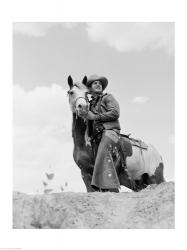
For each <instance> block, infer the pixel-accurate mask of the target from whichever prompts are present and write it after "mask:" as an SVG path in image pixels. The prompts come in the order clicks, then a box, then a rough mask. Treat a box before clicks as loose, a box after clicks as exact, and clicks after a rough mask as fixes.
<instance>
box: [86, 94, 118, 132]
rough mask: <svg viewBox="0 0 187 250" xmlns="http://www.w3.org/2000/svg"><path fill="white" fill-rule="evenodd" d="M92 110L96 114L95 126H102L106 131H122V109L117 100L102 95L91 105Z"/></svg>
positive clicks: (109, 95) (110, 96) (108, 95)
mask: <svg viewBox="0 0 187 250" xmlns="http://www.w3.org/2000/svg"><path fill="white" fill-rule="evenodd" d="M90 110H91V111H92V112H93V113H94V114H96V119H95V120H94V125H95V126H97V125H100V124H102V125H103V127H104V128H105V129H117V130H120V129H121V128H120V123H119V120H118V118H119V115H120V109H119V104H118V102H117V101H116V99H115V98H114V97H113V96H112V95H111V94H102V95H100V96H98V97H97V98H94V99H93V100H92V101H91V103H90Z"/></svg>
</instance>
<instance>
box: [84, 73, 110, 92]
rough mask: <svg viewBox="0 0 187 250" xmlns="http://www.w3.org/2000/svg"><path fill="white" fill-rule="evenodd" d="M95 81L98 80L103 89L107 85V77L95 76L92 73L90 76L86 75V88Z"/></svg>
mask: <svg viewBox="0 0 187 250" xmlns="http://www.w3.org/2000/svg"><path fill="white" fill-rule="evenodd" d="M95 81H100V82H101V84H102V87H103V90H104V89H105V88H106V87H107V85H108V79H107V78H106V77H104V76H97V75H92V76H90V77H88V80H87V84H86V86H87V87H88V88H90V87H91V85H92V83H93V82H95Z"/></svg>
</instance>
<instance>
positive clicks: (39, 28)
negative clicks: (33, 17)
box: [13, 22, 79, 37]
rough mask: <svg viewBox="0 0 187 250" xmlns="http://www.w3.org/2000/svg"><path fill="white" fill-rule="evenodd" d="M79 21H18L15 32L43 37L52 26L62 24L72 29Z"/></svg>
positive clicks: (14, 27) (14, 26)
mask: <svg viewBox="0 0 187 250" xmlns="http://www.w3.org/2000/svg"><path fill="white" fill-rule="evenodd" d="M78 24H79V23H76V22H62V23H55V22H45V23H40V22H17V23H14V24H13V32H14V33H16V34H22V35H26V36H32V37H42V36H45V35H46V34H47V32H48V31H49V29H50V28H53V27H55V26H57V25H58V26H59V25H60V26H62V27H65V28H67V29H72V28H74V27H76V26H77V25H78Z"/></svg>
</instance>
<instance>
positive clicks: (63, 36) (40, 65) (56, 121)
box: [13, 22, 175, 193]
mask: <svg viewBox="0 0 187 250" xmlns="http://www.w3.org/2000/svg"><path fill="white" fill-rule="evenodd" d="M92 74H97V75H104V76H106V77H107V78H108V81H109V85H108V87H107V89H106V92H108V93H111V94H113V95H114V97H115V98H116V99H117V100H118V102H119V105H120V111H121V113H120V123H121V128H122V131H121V132H123V133H131V136H132V137H134V138H140V139H142V140H144V141H145V142H149V143H151V144H153V145H154V146H155V147H156V148H157V149H158V151H159V152H160V154H161V155H162V157H163V160H164V165H165V170H164V174H165V178H166V180H174V178H175V176H174V144H175V142H174V105H175V103H174V94H175V93H174V90H175V89H174V23H166V22H165V23H163V22H157V23H156V22H155V23H151V22H144V23H141V22H138V23H125V22H123V23H117V22H113V23H112V22H111V23H110V22H105V23H99V22H93V23H50V22H47V23H23V22H22V23H14V24H13V98H14V100H13V104H14V105H13V115H14V122H13V131H14V152H13V153H14V157H13V163H14V164H13V177H14V185H13V188H14V190H17V191H21V192H25V193H36V192H42V191H43V189H44V186H43V181H46V175H45V173H46V172H47V173H54V174H55V176H54V179H53V180H52V181H49V186H51V188H52V189H53V190H54V191H56V192H60V190H61V189H60V187H62V186H63V187H65V183H66V182H67V183H68V185H66V187H65V190H66V191H78V192H84V191H85V190H86V189H85V187H84V184H83V181H82V179H81V174H80V170H79V168H78V167H77V166H76V164H75V163H74V161H73V155H72V154H73V140H72V137H71V124H72V114H71V111H70V107H69V104H68V98H67V90H68V84H67V77H68V75H71V76H72V77H73V79H74V80H75V81H81V80H82V79H83V77H84V76H85V75H87V76H89V75H92Z"/></svg>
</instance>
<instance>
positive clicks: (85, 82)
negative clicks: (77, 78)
mask: <svg viewBox="0 0 187 250" xmlns="http://www.w3.org/2000/svg"><path fill="white" fill-rule="evenodd" d="M82 83H83V84H84V85H85V86H86V84H87V76H85V77H84V78H83V80H82Z"/></svg>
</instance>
